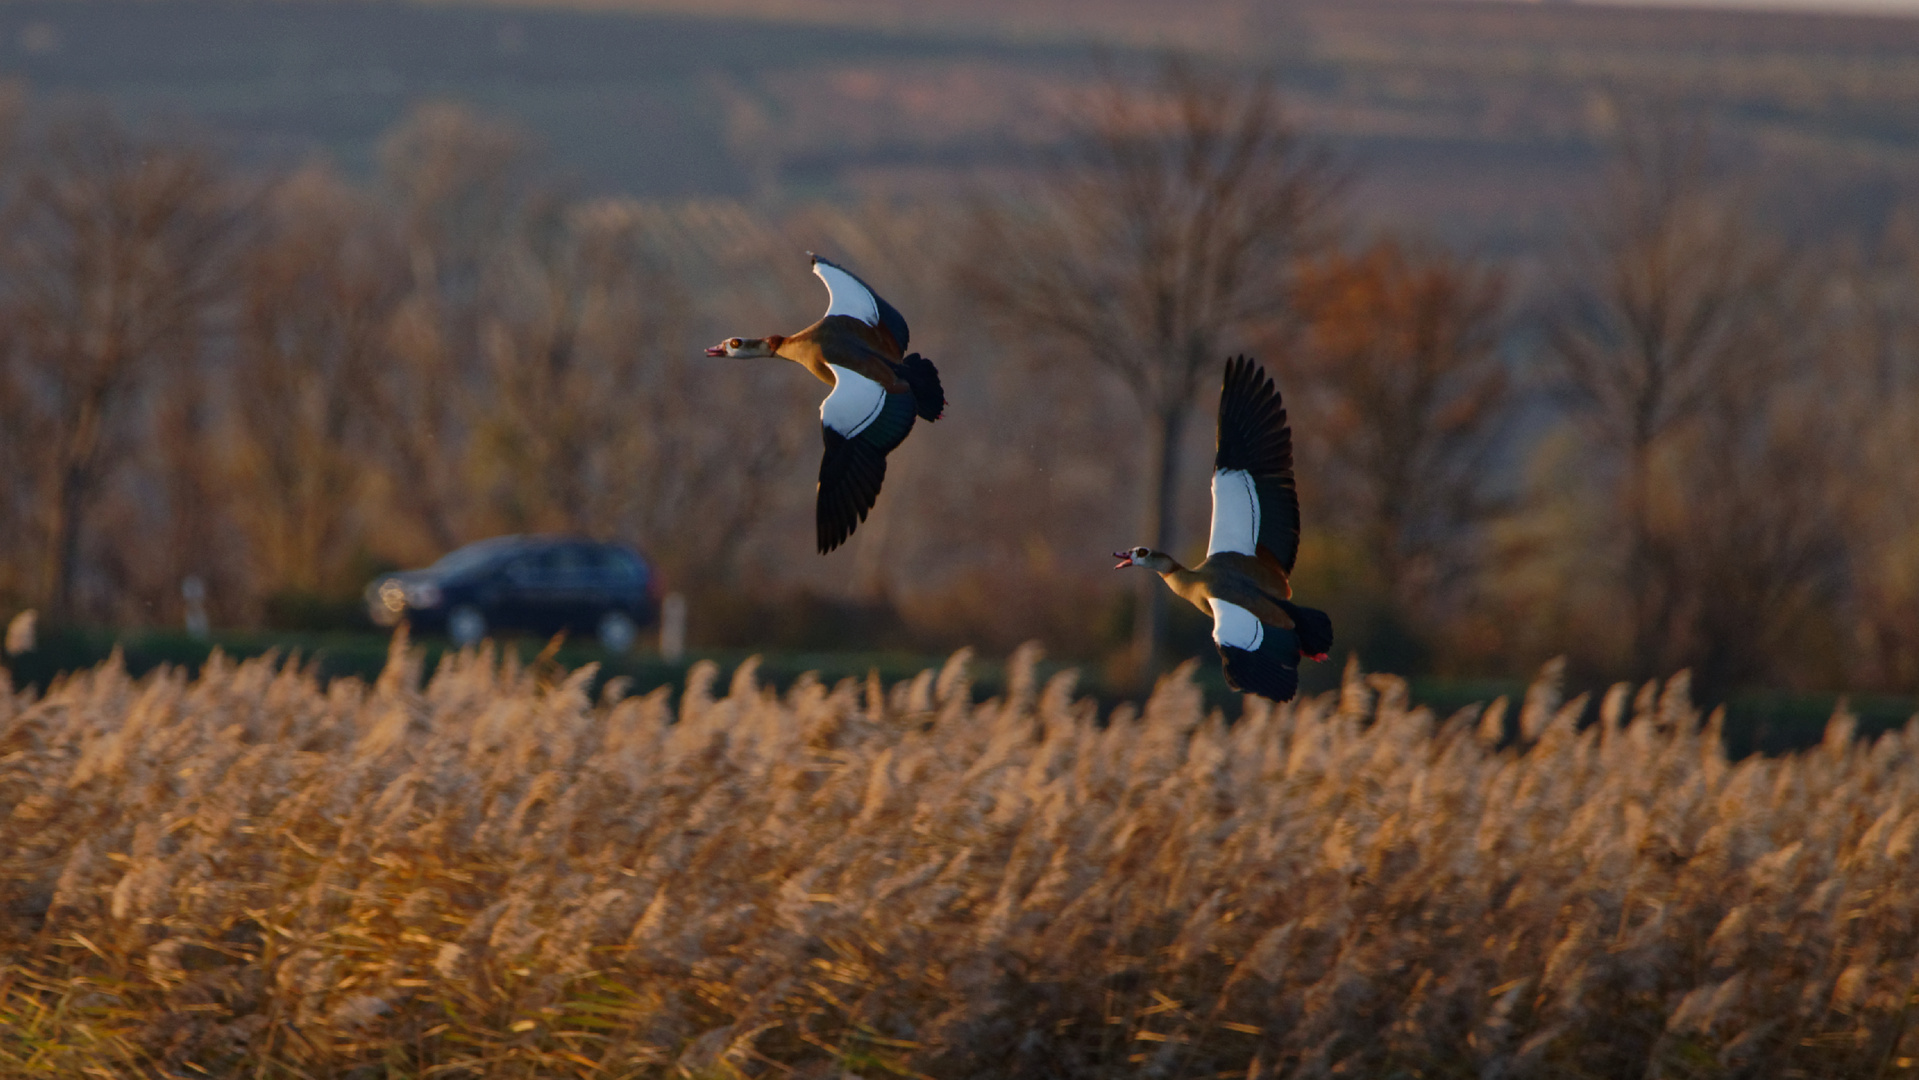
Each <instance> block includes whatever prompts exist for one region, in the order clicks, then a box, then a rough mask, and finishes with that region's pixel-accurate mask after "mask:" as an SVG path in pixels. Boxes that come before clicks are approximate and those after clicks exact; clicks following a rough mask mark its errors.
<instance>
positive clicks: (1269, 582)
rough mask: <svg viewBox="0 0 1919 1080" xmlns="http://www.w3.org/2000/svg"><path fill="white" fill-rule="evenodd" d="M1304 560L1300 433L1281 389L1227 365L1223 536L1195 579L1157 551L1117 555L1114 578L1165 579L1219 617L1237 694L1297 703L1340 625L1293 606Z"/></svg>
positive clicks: (1220, 641) (1219, 507) (1222, 425)
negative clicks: (1312, 663) (1128, 573)
mask: <svg viewBox="0 0 1919 1080" xmlns="http://www.w3.org/2000/svg"><path fill="white" fill-rule="evenodd" d="M1298 554H1299V495H1298V493H1297V492H1296V491H1294V490H1293V432H1292V429H1291V428H1290V427H1288V426H1287V425H1286V408H1285V406H1284V405H1283V404H1282V403H1281V401H1280V398H1279V388H1278V387H1276V386H1274V385H1273V381H1272V380H1271V379H1269V378H1267V377H1266V372H1265V371H1264V370H1262V369H1261V368H1260V366H1259V364H1258V363H1256V362H1254V361H1253V360H1252V359H1250V358H1248V357H1244V356H1240V357H1235V358H1234V359H1232V360H1228V361H1227V362H1226V382H1225V385H1223V386H1222V387H1221V388H1220V392H1219V445H1218V450H1217V451H1216V452H1215V453H1214V455H1213V531H1212V535H1211V536H1210V537H1209V538H1208V539H1207V541H1206V559H1205V561H1203V562H1201V563H1200V564H1199V565H1198V566H1196V567H1194V568H1193V569H1191V570H1188V569H1186V568H1185V567H1182V566H1181V565H1179V563H1177V562H1174V561H1173V559H1172V557H1171V556H1168V555H1166V554H1165V553H1163V552H1158V551H1154V550H1152V549H1151V548H1143V547H1136V548H1134V549H1133V550H1131V551H1116V552H1114V553H1113V555H1114V557H1115V558H1118V559H1120V560H1121V562H1120V564H1119V565H1118V566H1117V567H1114V569H1119V570H1123V569H1125V568H1126V567H1128V566H1144V567H1146V568H1148V569H1150V570H1154V571H1157V572H1158V573H1159V576H1160V578H1161V579H1162V580H1164V581H1165V582H1166V584H1167V585H1168V586H1169V587H1171V588H1172V590H1173V592H1174V593H1175V594H1177V595H1179V596H1181V597H1183V598H1184V599H1186V600H1187V601H1188V602H1189V603H1191V604H1192V605H1193V606H1194V607H1196V608H1198V609H1199V610H1201V611H1204V612H1206V613H1207V614H1209V615H1211V616H1212V617H1213V643H1214V644H1215V645H1217V646H1219V656H1220V660H1221V661H1222V662H1223V663H1224V664H1225V667H1226V683H1227V685H1229V686H1231V687H1232V688H1233V689H1235V690H1240V691H1243V692H1245V693H1249V694H1258V695H1260V696H1262V697H1269V698H1272V699H1273V700H1274V701H1288V700H1290V699H1291V698H1292V696H1293V693H1294V692H1295V691H1296V690H1298V688H1299V660H1300V657H1302V656H1305V657H1309V658H1311V659H1314V660H1324V659H1326V654H1327V653H1329V652H1331V651H1332V648H1333V621H1332V619H1330V618H1328V617H1327V615H1326V613H1325V612H1323V611H1315V610H1313V609H1312V608H1308V607H1300V606H1298V605H1297V604H1294V603H1292V602H1291V598H1292V595H1293V586H1292V583H1291V582H1290V581H1289V580H1288V575H1290V574H1291V573H1292V570H1293V559H1294V558H1295V557H1296V556H1297V555H1298Z"/></svg>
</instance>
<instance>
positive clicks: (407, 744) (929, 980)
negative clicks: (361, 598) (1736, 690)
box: [0, 653, 1919, 1080]
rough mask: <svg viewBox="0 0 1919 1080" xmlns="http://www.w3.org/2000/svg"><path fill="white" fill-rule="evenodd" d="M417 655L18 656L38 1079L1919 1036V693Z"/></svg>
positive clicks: (3, 1055)
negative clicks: (1459, 706)
mask: <svg viewBox="0 0 1919 1080" xmlns="http://www.w3.org/2000/svg"><path fill="white" fill-rule="evenodd" d="M421 663H422V658H421V657H419V656H418V655H409V654H405V653H401V654H397V655H396V656H395V657H394V660H393V664H392V665H391V667H389V668H388V670H387V671H386V672H385V673H384V674H383V675H382V676H381V677H380V678H379V679H378V680H377V681H376V682H375V683H373V684H371V685H368V684H364V683H358V682H350V683H349V682H341V683H335V684H333V685H332V686H330V687H321V686H320V685H318V684H317V683H315V682H314V681H312V680H310V679H308V678H304V677H301V676H299V675H297V674H295V673H290V672H284V671H276V670H275V669H274V668H273V667H272V666H271V665H268V664H265V663H261V662H258V661H255V662H250V663H247V664H243V665H238V666H236V665H234V664H232V663H230V662H226V663H221V664H217V665H213V666H211V667H209V668H208V669H207V670H206V671H205V672H203V673H202V674H201V676H200V677H199V678H197V679H188V678H186V677H184V676H183V675H181V674H180V673H177V672H176V673H172V674H168V675H155V676H150V677H148V678H147V679H145V680H142V681H139V682H135V681H132V680H130V679H129V678H128V677H127V676H126V674H125V673H124V672H123V671H121V670H119V669H118V668H115V667H111V666H109V667H104V668H101V669H98V670H95V671H92V672H89V673H86V674H84V675H82V676H80V677H77V678H74V679H71V680H68V681H66V682H64V683H63V684H62V685H61V686H59V687H58V688H57V689H55V690H54V691H52V692H51V693H49V694H48V695H47V696H46V697H44V698H40V699H37V700H35V699H32V698H29V697H26V696H22V695H19V694H14V693H0V822H4V823H5V824H4V828H5V833H4V835H5V837H6V843H4V844H0V1073H4V1074H5V1075H6V1076H8V1077H21V1078H27V1077H71V1076H81V1075H97V1076H169V1077H173V1076H190V1075H210V1076H222V1077H238V1076H266V1077H375V1076H432V1077H475V1078H478V1077H485V1078H488V1080H499V1078H525V1080H533V1078H555V1077H579V1078H581V1080H586V1078H600V1077H669V1076H684V1077H712V1078H718V1077H738V1076H771V1075H779V1076H793V1077H844V1076H861V1077H881V1076H903V1077H904V1076H919V1077H932V1078H939V1080H948V1078H950V1080H970V1078H975V1077H977V1078H982V1080H983V1078H988V1077H1016V1076H1017V1077H1025V1076H1048V1077H1060V1078H1087V1080H1093V1078H1105V1077H1115V1076H1176V1077H1242V1076H1243V1077H1266V1076H1352V1077H1365V1078H1373V1077H1378V1078H1386V1077H1422V1076H1424V1077H1463V1076H1504V1077H1515V1078H1519V1077H1568V1076H1571V1077H1621V1076H1659V1077H1701V1078H1703V1077H1760V1078H1767V1077H1833V1078H1837V1077H1869V1076H1870V1077H1910V1076H1912V1075H1913V1074H1914V1071H1915V1069H1916V1068H1919V1063H1916V1062H1915V1059H1919V1030H1916V1029H1915V1027H1914V1025H1912V1024H1911V1023H1910V1017H1911V1015H1912V1011H1913V1009H1914V1007H1915V1006H1919V998H1916V997H1915V977H1919V961H1915V959H1914V957H1915V956H1919V930H1916V929H1915V922H1914V919H1913V917H1912V883H1913V881H1914V880H1915V873H1916V872H1919V865H1915V863H1916V860H1919V809H1915V802H1916V801H1919V768H1916V767H1915V766H1919V726H1911V727H1907V728H1906V729H1904V730H1903V731H1897V732H1893V733H1890V734H1886V735H1883V736H1881V737H1879V738H1878V739H1877V740H1875V741H1865V740H1855V739H1854V738H1853V730H1852V728H1851V725H1850V724H1849V723H1848V722H1847V721H1846V720H1844V719H1843V718H1836V719H1835V721H1834V722H1833V723H1832V725H1831V726H1830V728H1829V732H1828V735H1827V737H1826V739H1825V740H1824V742H1823V743H1822V744H1821V745H1820V746H1819V747H1817V748H1816V749H1814V750H1811V751H1808V752H1804V753H1799V754H1794V755H1791V756H1787V757H1781V758H1764V757H1755V758H1749V759H1747V760H1745V761H1742V762H1737V763H1734V762H1730V761H1728V760H1727V759H1726V758H1725V756H1724V755H1723V754H1722V753H1721V752H1720V749H1719V747H1718V745H1717V744H1716V742H1715V741H1714V738H1713V735H1714V732H1713V731H1712V729H1711V728H1710V727H1704V728H1702V725H1701V718H1700V716H1699V715H1698V714H1697V713H1696V712H1694V711H1693V710H1691V709H1690V708H1688V706H1687V705H1686V702H1685V700H1684V695H1683V693H1682V692H1681V691H1682V688H1681V687H1680V686H1678V685H1676V684H1675V685H1671V686H1668V687H1666V688H1664V689H1663V690H1662V689H1661V688H1659V687H1656V686H1651V687H1648V688H1647V689H1646V690H1645V692H1643V693H1641V694H1639V695H1638V696H1637V699H1636V700H1634V699H1633V695H1630V694H1627V693H1625V692H1624V691H1622V692H1620V693H1617V694H1613V695H1609V696H1608V698H1607V701H1606V703H1605V705H1604V706H1603V707H1602V708H1601V710H1600V715H1599V718H1598V722H1597V723H1595V724H1592V725H1590V726H1586V727H1583V728H1582V727H1581V726H1580V717H1581V710H1580V709H1578V708H1575V707H1571V706H1568V705H1565V704H1564V703H1562V700H1561V694H1560V691H1559V688H1558V687H1556V686H1554V685H1552V684H1551V683H1550V682H1541V683H1539V684H1537V685H1535V686H1533V687H1531V688H1530V689H1529V690H1528V691H1527V693H1526V697H1525V702H1524V705H1523V706H1521V707H1516V708H1514V709H1512V710H1510V711H1509V712H1508V713H1507V714H1506V715H1505V716H1503V717H1502V716H1493V715H1488V714H1484V713H1482V712H1480V711H1479V710H1473V711H1471V712H1467V713H1463V714H1460V715H1457V716H1454V717H1451V718H1450V719H1447V718H1440V717H1435V716H1433V715H1432V714H1431V713H1430V712H1428V711H1426V710H1423V709H1412V708H1409V706H1408V692H1407V688H1406V686H1405V685H1404V684H1403V683H1401V682H1400V681H1398V680H1395V679H1392V678H1389V677H1374V678H1369V679H1365V680H1354V681H1353V682H1351V683H1349V684H1347V685H1346V686H1344V687H1342V688H1341V691H1340V692H1339V693H1338V694H1329V695H1325V696H1323V697H1320V698H1317V699H1314V700H1311V701H1306V702H1301V703H1299V704H1298V705H1295V706H1288V707H1283V708H1269V707H1267V706H1265V705H1263V704H1258V703H1254V704H1253V705H1251V706H1250V707H1249V708H1248V709H1247V712H1246V715H1245V716H1244V717H1242V718H1241V719H1240V721H1239V722H1238V723H1237V724H1235V725H1232V726H1231V727H1227V726H1225V725H1222V724H1221V723H1219V722H1217V721H1216V720H1214V719H1211V718H1209V717H1208V715H1207V711H1206V709H1205V707H1204V703H1203V700H1202V698H1201V696H1200V694H1199V692H1198V690H1197V689H1196V688H1195V687H1193V686H1192V685H1191V684H1190V683H1188V682H1186V681H1184V680H1182V679H1173V680H1169V681H1168V682H1167V683H1166V684H1164V685H1163V686H1162V687H1161V689H1160V690H1159V692H1158V693H1156V694H1155V695H1154V696H1153V698H1152V699H1151V700H1150V701H1149V702H1146V703H1145V704H1144V706H1143V707H1142V708H1133V707H1130V706H1129V707H1127V708H1126V709H1124V710H1122V711H1121V712H1119V713H1118V714H1117V715H1113V716H1110V717H1105V718H1104V720H1105V721H1107V722H1101V720H1102V718H1101V717H1100V715H1099V712H1098V710H1097V708H1096V706H1095V704H1094V703H1092V702H1089V701H1086V700H1083V699H1081V698H1079V697H1078V695H1077V693H1076V690H1075V686H1074V683H1073V681H1072V679H1071V678H1070V677H1069V676H1057V677H1054V678H1052V679H1042V677H1041V673H1039V672H1037V671H1036V670H1034V668H1033V667H1032V666H1031V665H1030V663H1022V662H1019V661H1015V662H1014V663H1013V664H1012V665H1011V666H1010V668H1009V670H1008V674H1007V679H1006V683H1005V686H1004V688H1003V689H1002V690H1001V691H1000V692H999V693H997V694H995V695H994V696H992V697H991V698H989V699H988V700H985V701H980V700H978V699H977V697H976V695H975V693H974V692H973V687H972V685H971V683H970V679H969V673H968V671H967V668H966V665H965V664H964V663H960V662H955V663H952V664H948V665H946V666H945V667H944V668H943V670H941V671H939V672H937V673H935V672H931V671H929V672H927V673H925V674H924V675H921V676H918V677H916V678H913V679H910V680H903V681H900V682H897V683H893V684H892V685H886V684H884V683H883V682H882V681H881V680H879V679H878V678H873V679H867V680H855V681H849V682H845V683H842V684H839V685H838V686H827V685H824V684H822V683H820V682H817V681H812V680H800V681H799V682H797V683H795V684H794V685H792V686H791V687H790V688H788V689H786V690H784V691H783V692H782V691H776V690H774V689H771V688H768V687H765V686H763V685H762V684H760V683H759V682H757V681H756V679H755V678H754V676H753V674H752V673H751V672H750V671H747V672H738V673H736V674H735V675H734V677H733V678H732V679H731V680H730V683H728V682H720V681H718V680H716V678H715V676H716V674H717V672H716V671H715V670H714V669H713V668H712V667H711V666H708V665H701V666H699V667H698V668H696V669H694V671H692V672H691V673H689V675H688V678H687V681H686V684H685V686H684V688H683V689H682V690H681V691H680V692H679V693H677V694H673V693H670V692H668V691H665V690H662V691H660V692H656V693H652V694H646V695H639V696H631V697H625V698H621V699H619V700H611V699H605V700H602V699H596V697H595V696H594V695H592V694H591V692H590V688H589V686H588V685H587V683H586V681H585V679H584V678H581V677H574V678H566V677H564V676H559V675H556V674H555V673H554V672H552V671H549V670H544V669H540V668H534V669H523V668H513V667H508V668H505V669H502V668H500V667H498V666H495V665H493V664H491V663H488V662H486V661H484V660H483V659H478V658H474V657H470V656H469V657H468V658H466V659H464V660H461V661H459V662H457V663H454V664H450V665H445V666H443V667H442V668H441V670H440V671H439V672H438V673H436V674H435V676H434V677H433V678H432V680H431V681H430V682H428V683H426V684H425V685H422V684H421V682H420V673H421Z"/></svg>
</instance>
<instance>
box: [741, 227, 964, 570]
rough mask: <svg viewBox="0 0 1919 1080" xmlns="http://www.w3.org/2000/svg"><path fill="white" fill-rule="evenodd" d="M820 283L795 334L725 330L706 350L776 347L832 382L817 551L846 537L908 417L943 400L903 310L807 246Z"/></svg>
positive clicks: (823, 425)
mask: <svg viewBox="0 0 1919 1080" xmlns="http://www.w3.org/2000/svg"><path fill="white" fill-rule="evenodd" d="M812 259H813V273H815V274H817V275H818V276H819V279H820V280H821V281H823V282H825V283H826V291H827V296H828V302H827V307H826V314H825V315H823V316H821V317H820V320H819V321H818V322H816V323H814V324H813V325H811V326H809V327H807V328H806V329H804V330H801V331H800V332H799V333H797V334H792V335H781V334H772V335H769V336H767V337H763V338H737V337H736V338H727V339H726V340H725V341H722V342H720V343H719V344H718V345H715V346H713V347H712V348H709V349H707V350H706V355H708V356H742V357H748V356H778V357H781V358H784V359H787V360H791V361H793V362H794V363H796V364H799V365H800V366H801V367H803V368H805V369H806V370H808V371H810V372H812V373H813V376H814V377H815V378H817V379H819V380H820V381H821V382H823V383H825V384H826V385H828V386H830V387H832V388H833V390H832V393H829V394H827V395H826V400H825V401H823V402H821V403H820V436H821V438H822V439H823V440H824V441H825V444H826V447H825V450H826V452H825V455H824V456H823V457H822V458H821V460H820V482H819V497H818V504H817V507H816V510H815V522H816V528H817V534H818V541H819V549H820V554H822V555H824V554H826V553H827V552H829V551H831V550H833V549H834V548H836V547H838V546H840V544H842V543H844V542H845V540H846V538H847V537H848V536H851V535H852V534H853V530H854V529H855V528H858V527H859V523H860V522H862V521H865V520H866V512H867V511H869V510H871V509H872V508H873V503H874V501H875V500H876V499H878V498H879V494H880V484H881V483H882V482H883V481H884V480H885V479H886V455H887V454H889V453H891V452H892V450H893V448H894V447H896V446H898V445H899V444H900V443H901V442H904V441H905V439H906V434H907V432H909V431H911V430H913V420H914V418H915V417H920V418H924V419H926V420H938V419H939V418H940V415H941V413H943V412H944V411H945V409H946V395H945V392H944V390H942V389H941V387H940V376H939V372H938V371H937V370H935V369H934V367H933V362H932V361H930V360H928V359H926V358H925V357H923V356H921V355H920V354H918V353H910V354H909V353H907V351H906V346H907V340H908V332H907V329H906V319H905V318H903V317H902V316H901V315H900V313H899V312H898V311H897V310H895V309H894V307H893V305H891V304H889V303H887V302H886V301H885V300H882V299H880V297H879V295H878V294H877V293H875V292H874V291H873V290H872V289H869V288H867V287H866V283H865V282H864V281H861V280H860V279H859V278H857V277H855V276H853V274H852V273H851V272H849V271H847V270H845V269H844V268H842V267H839V266H836V265H834V264H833V263H830V262H827V261H826V260H825V259H822V258H820V257H819V256H818V255H813V256H812Z"/></svg>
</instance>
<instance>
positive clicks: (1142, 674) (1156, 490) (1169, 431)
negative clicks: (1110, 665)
mask: <svg viewBox="0 0 1919 1080" xmlns="http://www.w3.org/2000/svg"><path fill="white" fill-rule="evenodd" d="M1150 423H1151V431H1150V432H1149V436H1150V439H1149V442H1148V445H1147V455H1148V456H1147V463H1146V475H1147V478H1148V480H1149V481H1150V482H1149V483H1148V484H1147V485H1146V490H1147V493H1148V495H1147V501H1146V514H1145V517H1146V520H1145V529H1144V531H1145V533H1146V535H1147V537H1148V538H1149V539H1148V540H1147V543H1149V544H1151V545H1152V547H1153V549H1154V550H1155V551H1163V552H1165V553H1166V554H1168V555H1171V554H1172V553H1173V552H1172V547H1173V543H1174V525H1175V523H1176V521H1177V517H1178V514H1177V510H1178V505H1179V500H1178V494H1179V492H1178V487H1177V483H1178V480H1179V443H1180V437H1181V436H1182V435H1183V434H1184V433H1185V430H1186V410H1185V408H1184V407H1183V405H1175V406H1169V407H1162V408H1161V409H1160V410H1159V412H1158V413H1157V414H1155V415H1154V416H1153V417H1152V419H1151V421H1150ZM1158 576H1159V575H1157V574H1143V575H1141V577H1142V578H1143V580H1142V581H1141V582H1140V586H1139V587H1140V595H1139V603H1138V604H1137V605H1136V606H1135V607H1134V609H1133V610H1134V616H1133V663H1134V670H1135V671H1136V672H1137V673H1138V677H1139V681H1140V685H1141V686H1142V687H1144V686H1147V685H1150V684H1151V682H1152V680H1153V678H1154V677H1155V676H1157V675H1158V674H1159V666H1160V653H1161V651H1162V649H1163V646H1164V645H1165V643H1166V614H1167V602H1168V598H1169V596H1170V595H1171V594H1170V593H1168V592H1167V590H1166V586H1165V584H1164V583H1162V582H1160V581H1159V580H1157V579H1158Z"/></svg>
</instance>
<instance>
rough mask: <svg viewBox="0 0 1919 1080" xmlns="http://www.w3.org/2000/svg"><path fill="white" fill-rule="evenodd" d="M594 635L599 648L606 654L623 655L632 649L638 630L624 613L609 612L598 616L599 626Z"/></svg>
mask: <svg viewBox="0 0 1919 1080" xmlns="http://www.w3.org/2000/svg"><path fill="white" fill-rule="evenodd" d="M595 633H596V636H597V637H598V638H599V639H600V648H602V649H605V650H606V651H607V652H615V653H623V652H625V651H627V650H628V649H631V648H632V647H633V642H634V641H636V640H637V639H638V638H639V636H640V628H639V626H638V625H636V624H635V623H634V622H633V618H632V616H630V615H628V614H627V613H626V612H624V611H609V612H607V613H606V614H604V615H602V616H600V625H599V627H598V629H597V630H596V631H595Z"/></svg>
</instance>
